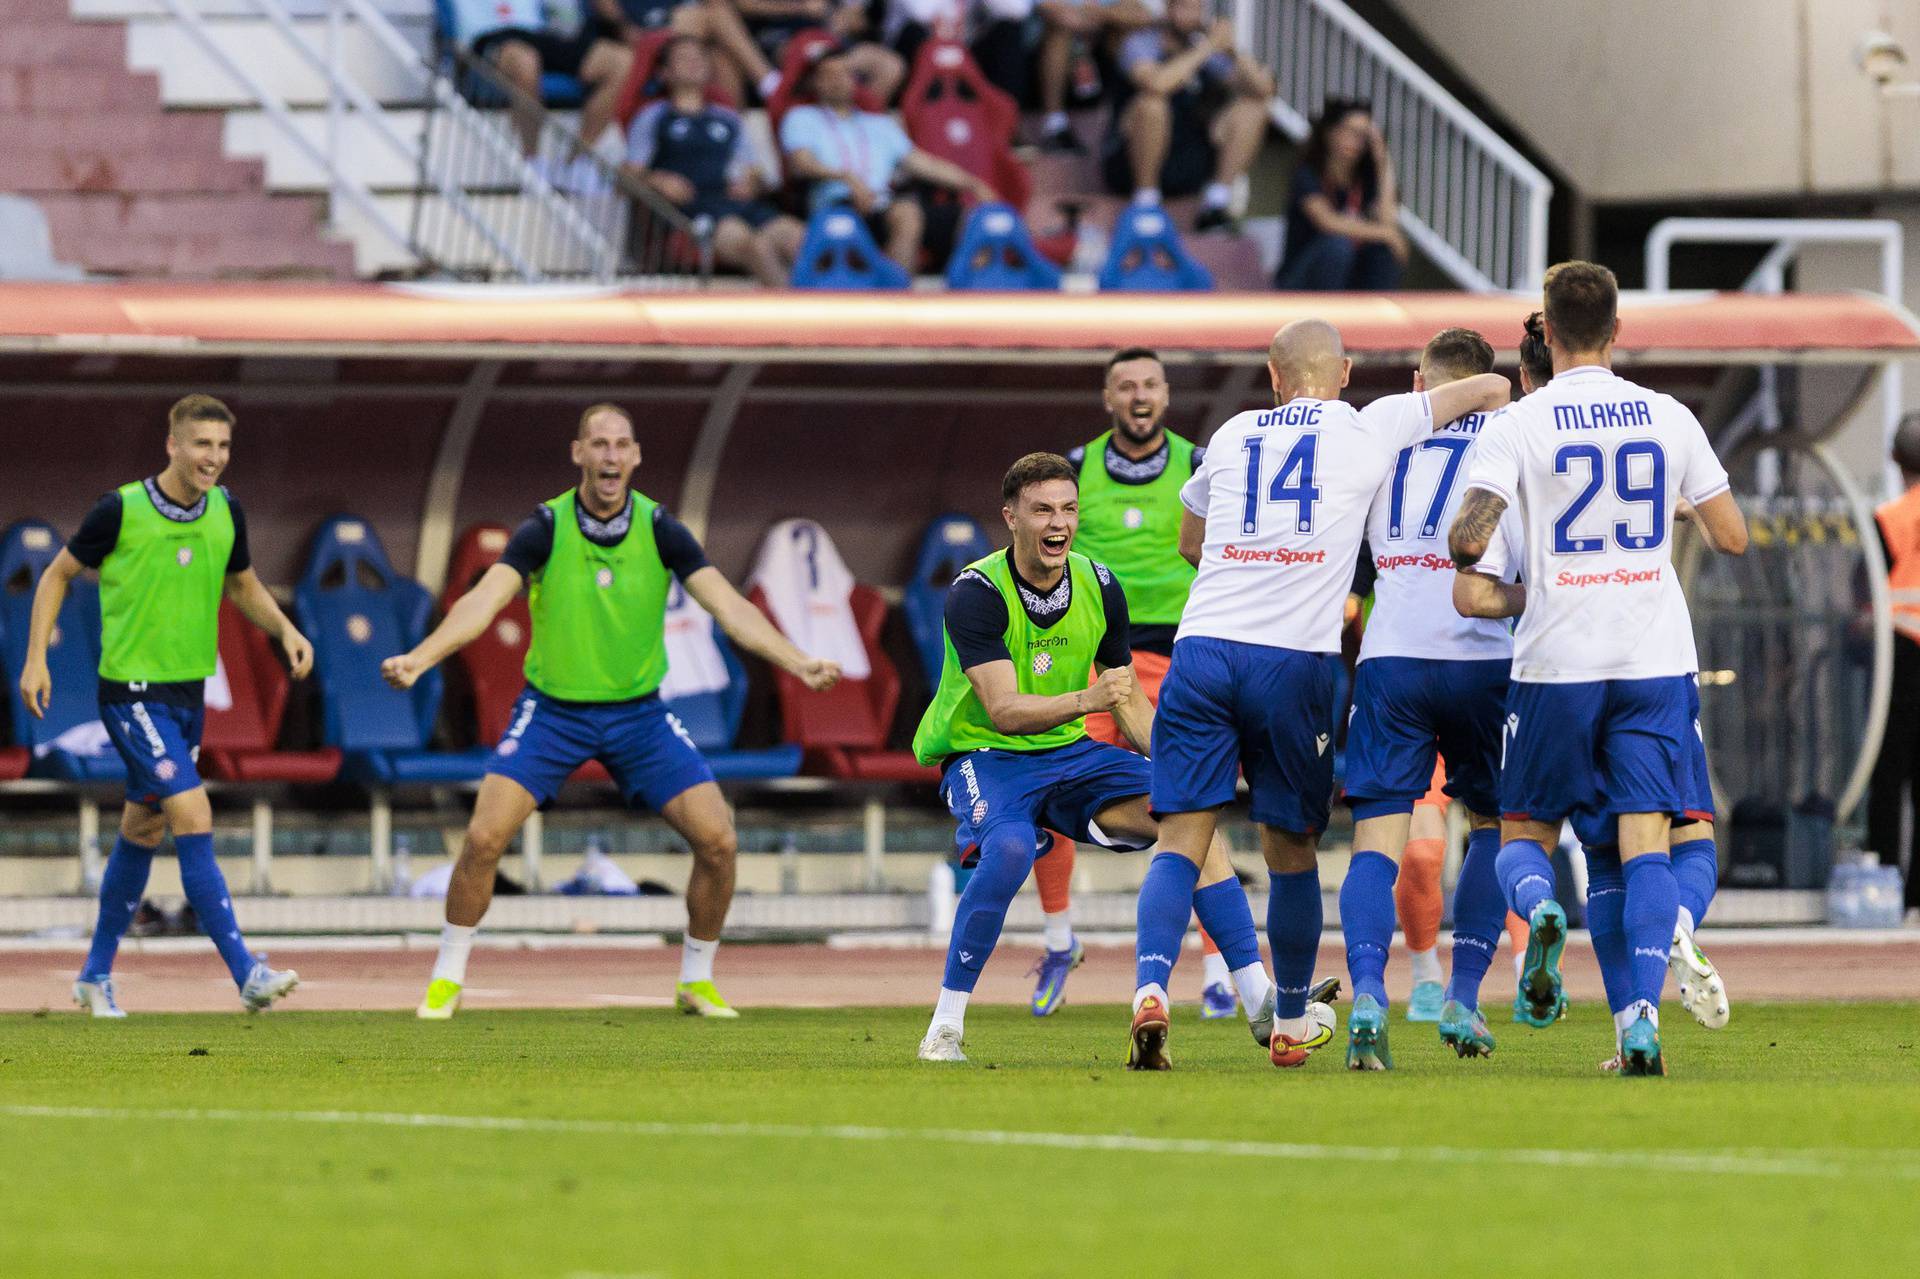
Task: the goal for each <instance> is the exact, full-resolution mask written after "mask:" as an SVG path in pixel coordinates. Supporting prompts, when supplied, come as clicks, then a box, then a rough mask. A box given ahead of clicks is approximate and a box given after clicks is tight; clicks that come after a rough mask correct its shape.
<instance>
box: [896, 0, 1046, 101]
mask: <svg viewBox="0 0 1920 1279" xmlns="http://www.w3.org/2000/svg"><path fill="white" fill-rule="evenodd" d="M1032 13H1033V0H888V4H887V30H886V35H887V44H888V45H889V46H891V47H892V49H893V51H894V52H895V53H898V54H899V55H900V58H901V61H902V62H904V63H905V64H906V67H907V72H908V74H909V75H911V74H912V72H913V60H914V58H915V57H916V56H918V55H919V52H920V46H921V45H923V44H925V43H926V42H927V41H928V40H929V39H930V38H932V37H934V36H938V37H940V38H941V39H946V40H964V41H965V42H966V44H967V49H968V51H969V52H970V53H972V54H973V60H974V61H975V62H977V63H979V64H980V70H981V72H982V73H983V74H984V75H985V76H986V77H987V79H988V80H990V81H992V82H993V84H994V85H995V86H996V87H998V88H1000V89H1002V90H1004V91H1005V92H1006V93H1007V94H1008V95H1009V96H1011V97H1012V98H1013V99H1014V101H1016V102H1018V101H1020V100H1022V99H1024V98H1025V97H1026V96H1027V83H1028V81H1029V80H1030V79H1031V78H1032V76H1031V74H1030V72H1029V70H1028V65H1027V39H1026V30H1025V28H1026V22H1027V19H1028V18H1029V17H1030V16H1031V15H1032Z"/></svg>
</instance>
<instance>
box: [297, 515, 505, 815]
mask: <svg viewBox="0 0 1920 1279" xmlns="http://www.w3.org/2000/svg"><path fill="white" fill-rule="evenodd" d="M294 608H295V611H296V612H297V614H298V616H299V622H300V629H301V630H302V631H304V632H306V635H307V638H308V639H310V640H312V641H313V658H314V674H315V676H317V677H318V679H319V683H320V702H321V707H322V710H323V718H322V723H323V727H322V737H323V739H324V741H325V743H326V744H327V745H328V746H334V747H338V748H339V749H340V750H341V751H343V752H344V753H345V754H346V763H345V765H344V766H343V767H342V768H341V770H340V776H341V777H342V778H345V779H347V780H350V781H362V782H372V783H378V784H387V785H390V784H394V783H402V782H420V783H448V782H464V781H472V780H475V779H477V778H478V777H479V776H480V775H481V773H482V771H483V770H484V769H485V766H486V761H487V752H486V751H485V750H479V749H476V750H468V751H435V750H429V749H427V743H428V741H429V740H430V739H431V738H432V736H433V724H434V717H435V715H436V714H437V713H438V712H439V709H440V693H441V688H442V679H441V674H440V671H439V669H438V668H436V669H434V670H431V671H429V672H427V674H425V675H424V676H422V677H421V678H420V680H419V681H418V682H417V683H416V684H414V686H413V687H412V688H411V689H410V690H408V691H406V692H401V691H400V690H398V689H394V688H390V687H388V685H387V683H386V681H385V680H383V679H381V677H380V663H381V662H382V661H384V660H386V659H387V658H389V657H392V656H393V655H394V654H396V653H404V652H406V651H407V650H408V649H410V648H412V647H413V646H414V645H415V644H417V643H419V642H420V640H421V639H423V638H424V637H425V636H426V633H427V628H428V626H429V625H430V623H431V622H432V616H433V600H432V597H430V596H429V595H428V594H427V590H426V588H425V587H423V586H421V585H420V584H419V583H418V582H415V581H413V580H411V579H409V578H405V577H402V576H400V575H399V574H398V573H396V572H395V571H394V569H393V565H392V564H391V563H389V562H388V560H387V553H386V550H385V549H384V548H383V547H382V546H381V545H380V538H379V536H378V535H377V534H376V533H375V532H374V531H373V526H372V525H370V524H368V523H367V522H366V521H365V520H360V519H355V518H353V517H352V516H345V515H341V516H335V517H334V518H332V519H330V520H328V521H327V522H326V523H325V524H323V525H321V526H320V532H319V534H318V536H316V537H315V539H314V543H313V551H312V555H311V557H310V558H309V559H308V561H307V571H306V574H305V576H303V577H302V578H301V579H300V584H299V586H298V587H297V588H296V589H295V591H294Z"/></svg>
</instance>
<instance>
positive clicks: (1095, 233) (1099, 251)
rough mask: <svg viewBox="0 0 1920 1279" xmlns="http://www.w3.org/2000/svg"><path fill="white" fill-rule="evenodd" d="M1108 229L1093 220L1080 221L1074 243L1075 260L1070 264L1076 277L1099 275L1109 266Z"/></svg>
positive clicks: (1084, 219)
mask: <svg viewBox="0 0 1920 1279" xmlns="http://www.w3.org/2000/svg"><path fill="white" fill-rule="evenodd" d="M1107 244H1108V240H1107V229H1106V228H1105V227H1103V226H1101V225H1100V224H1099V223H1098V222H1096V221H1095V220H1094V219H1092V218H1082V219H1080V226H1079V228H1078V231H1077V234H1076V235H1075V237H1074V241H1073V259H1072V261H1071V262H1070V263H1069V264H1068V265H1069V269H1070V270H1071V271H1072V273H1073V274H1075V275H1099V274H1100V268H1102V267H1104V266H1106V264H1107Z"/></svg>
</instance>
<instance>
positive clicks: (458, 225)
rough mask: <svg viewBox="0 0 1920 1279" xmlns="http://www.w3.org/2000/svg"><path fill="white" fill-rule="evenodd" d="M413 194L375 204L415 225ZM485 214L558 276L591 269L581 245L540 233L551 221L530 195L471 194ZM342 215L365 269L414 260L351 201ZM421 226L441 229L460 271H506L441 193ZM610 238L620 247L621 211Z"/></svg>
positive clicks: (428, 203)
mask: <svg viewBox="0 0 1920 1279" xmlns="http://www.w3.org/2000/svg"><path fill="white" fill-rule="evenodd" d="M415 198H416V197H414V196H413V195H410V194H406V195H402V194H390V195H378V196H375V197H374V199H375V203H376V204H377V205H378V206H379V207H380V209H381V211H382V212H383V213H385V214H386V216H387V217H388V218H389V219H390V220H391V221H392V222H393V224H394V225H395V226H397V227H400V228H401V229H402V230H405V229H406V228H408V227H410V226H412V225H414V221H413V219H414V202H415ZM469 199H470V201H471V203H472V205H473V207H474V208H475V209H476V210H477V211H478V212H479V214H480V216H482V217H483V218H486V219H487V220H488V222H489V224H490V225H492V226H497V227H505V228H508V229H509V230H510V231H512V232H519V233H520V234H522V235H524V236H525V238H526V240H527V241H528V242H529V245H528V247H527V248H526V249H525V251H526V252H529V253H533V254H535V255H536V257H535V261H536V262H537V264H538V265H539V267H540V268H541V269H542V270H544V271H548V272H552V273H554V274H557V275H563V276H564V275H573V274H579V273H582V272H585V271H587V270H589V269H590V267H591V265H592V264H591V263H590V261H589V260H588V259H587V258H586V257H585V256H584V255H583V254H582V253H581V252H580V251H578V250H577V249H574V248H572V247H570V246H569V244H568V243H563V242H561V238H560V237H559V236H558V235H548V234H535V231H534V229H536V228H544V227H546V226H547V225H548V224H547V223H546V222H545V221H544V220H543V219H542V218H541V217H540V216H539V215H538V214H536V213H534V212H532V211H531V210H529V209H527V208H526V206H525V205H524V204H523V201H524V200H525V199H526V197H523V196H519V195H511V194H474V195H472V196H470V197H469ZM335 216H336V218H337V219H338V222H337V230H338V232H339V233H340V234H341V235H342V236H344V237H346V238H348V239H350V240H351V241H352V242H353V244H354V247H355V252H356V255H357V256H356V262H357V264H358V267H359V270H360V271H361V272H362V273H370V272H374V271H381V270H395V269H406V268H407V267H410V266H411V265H412V264H413V262H414V258H413V257H412V255H411V254H409V253H407V252H405V251H404V250H403V249H401V248H399V247H398V246H395V245H394V244H393V242H392V240H391V239H390V238H388V237H386V236H385V235H383V234H381V232H380V231H379V229H378V228H377V227H376V226H374V224H373V223H372V221H371V220H370V219H367V218H365V217H364V216H363V215H362V214H361V213H360V211H359V210H358V209H357V208H356V207H354V206H353V205H351V204H350V203H348V202H346V201H342V202H341V204H340V206H339V208H338V209H337V210H336V211H335ZM418 225H419V226H420V227H422V228H423V229H425V230H426V231H427V232H428V233H429V234H434V233H436V232H437V233H439V234H442V235H444V236H445V240H444V242H442V243H440V244H439V245H437V246H435V247H436V248H437V250H438V252H439V253H440V254H441V256H442V260H443V261H444V262H446V264H447V265H448V266H450V267H452V268H454V269H457V270H467V271H474V272H480V271H491V272H497V273H503V272H504V271H505V266H506V264H505V261H504V260H503V259H502V258H501V257H500V256H499V255H497V254H495V253H494V252H493V251H492V250H491V249H490V248H489V247H488V246H487V245H486V244H485V243H484V242H483V241H482V240H481V238H480V237H479V236H478V235H477V234H476V233H473V232H471V231H468V230H465V229H464V228H465V225H466V224H465V223H463V222H461V221H460V220H459V219H458V217H457V216H456V215H455V214H454V213H453V211H452V210H450V209H449V208H448V207H447V205H446V201H445V200H443V199H442V198H441V197H440V196H437V195H434V196H428V197H425V202H424V204H423V205H422V207H421V210H420V215H419V223H418ZM610 231H611V238H612V240H613V242H614V243H615V244H616V245H617V244H619V243H620V237H621V236H622V235H624V233H625V232H624V226H623V223H622V220H621V217H620V216H619V215H616V225H614V226H613V227H611V228H610Z"/></svg>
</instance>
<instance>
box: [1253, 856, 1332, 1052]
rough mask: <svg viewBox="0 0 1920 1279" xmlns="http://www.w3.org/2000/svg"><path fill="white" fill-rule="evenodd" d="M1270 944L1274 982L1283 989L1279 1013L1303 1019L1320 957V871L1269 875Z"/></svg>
mask: <svg viewBox="0 0 1920 1279" xmlns="http://www.w3.org/2000/svg"><path fill="white" fill-rule="evenodd" d="M1267 885H1268V891H1267V944H1268V945H1269V946H1271V947H1273V980H1274V984H1275V985H1276V986H1278V987H1279V988H1280V993H1279V997H1278V1006H1277V1012H1278V1014H1279V1015H1280V1016H1282V1017H1304V1016H1306V1013H1307V991H1308V990H1309V989H1311V988H1312V986H1313V965H1314V962H1315V961H1316V960H1317V959H1319V957H1320V926H1321V923H1322V916H1323V914H1324V913H1325V912H1324V907H1323V906H1322V905H1321V901H1320V872H1319V871H1318V870H1317V869H1316V870H1300V871H1289V872H1287V873H1285V874H1280V875H1275V874H1273V873H1272V872H1268V874H1267Z"/></svg>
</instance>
